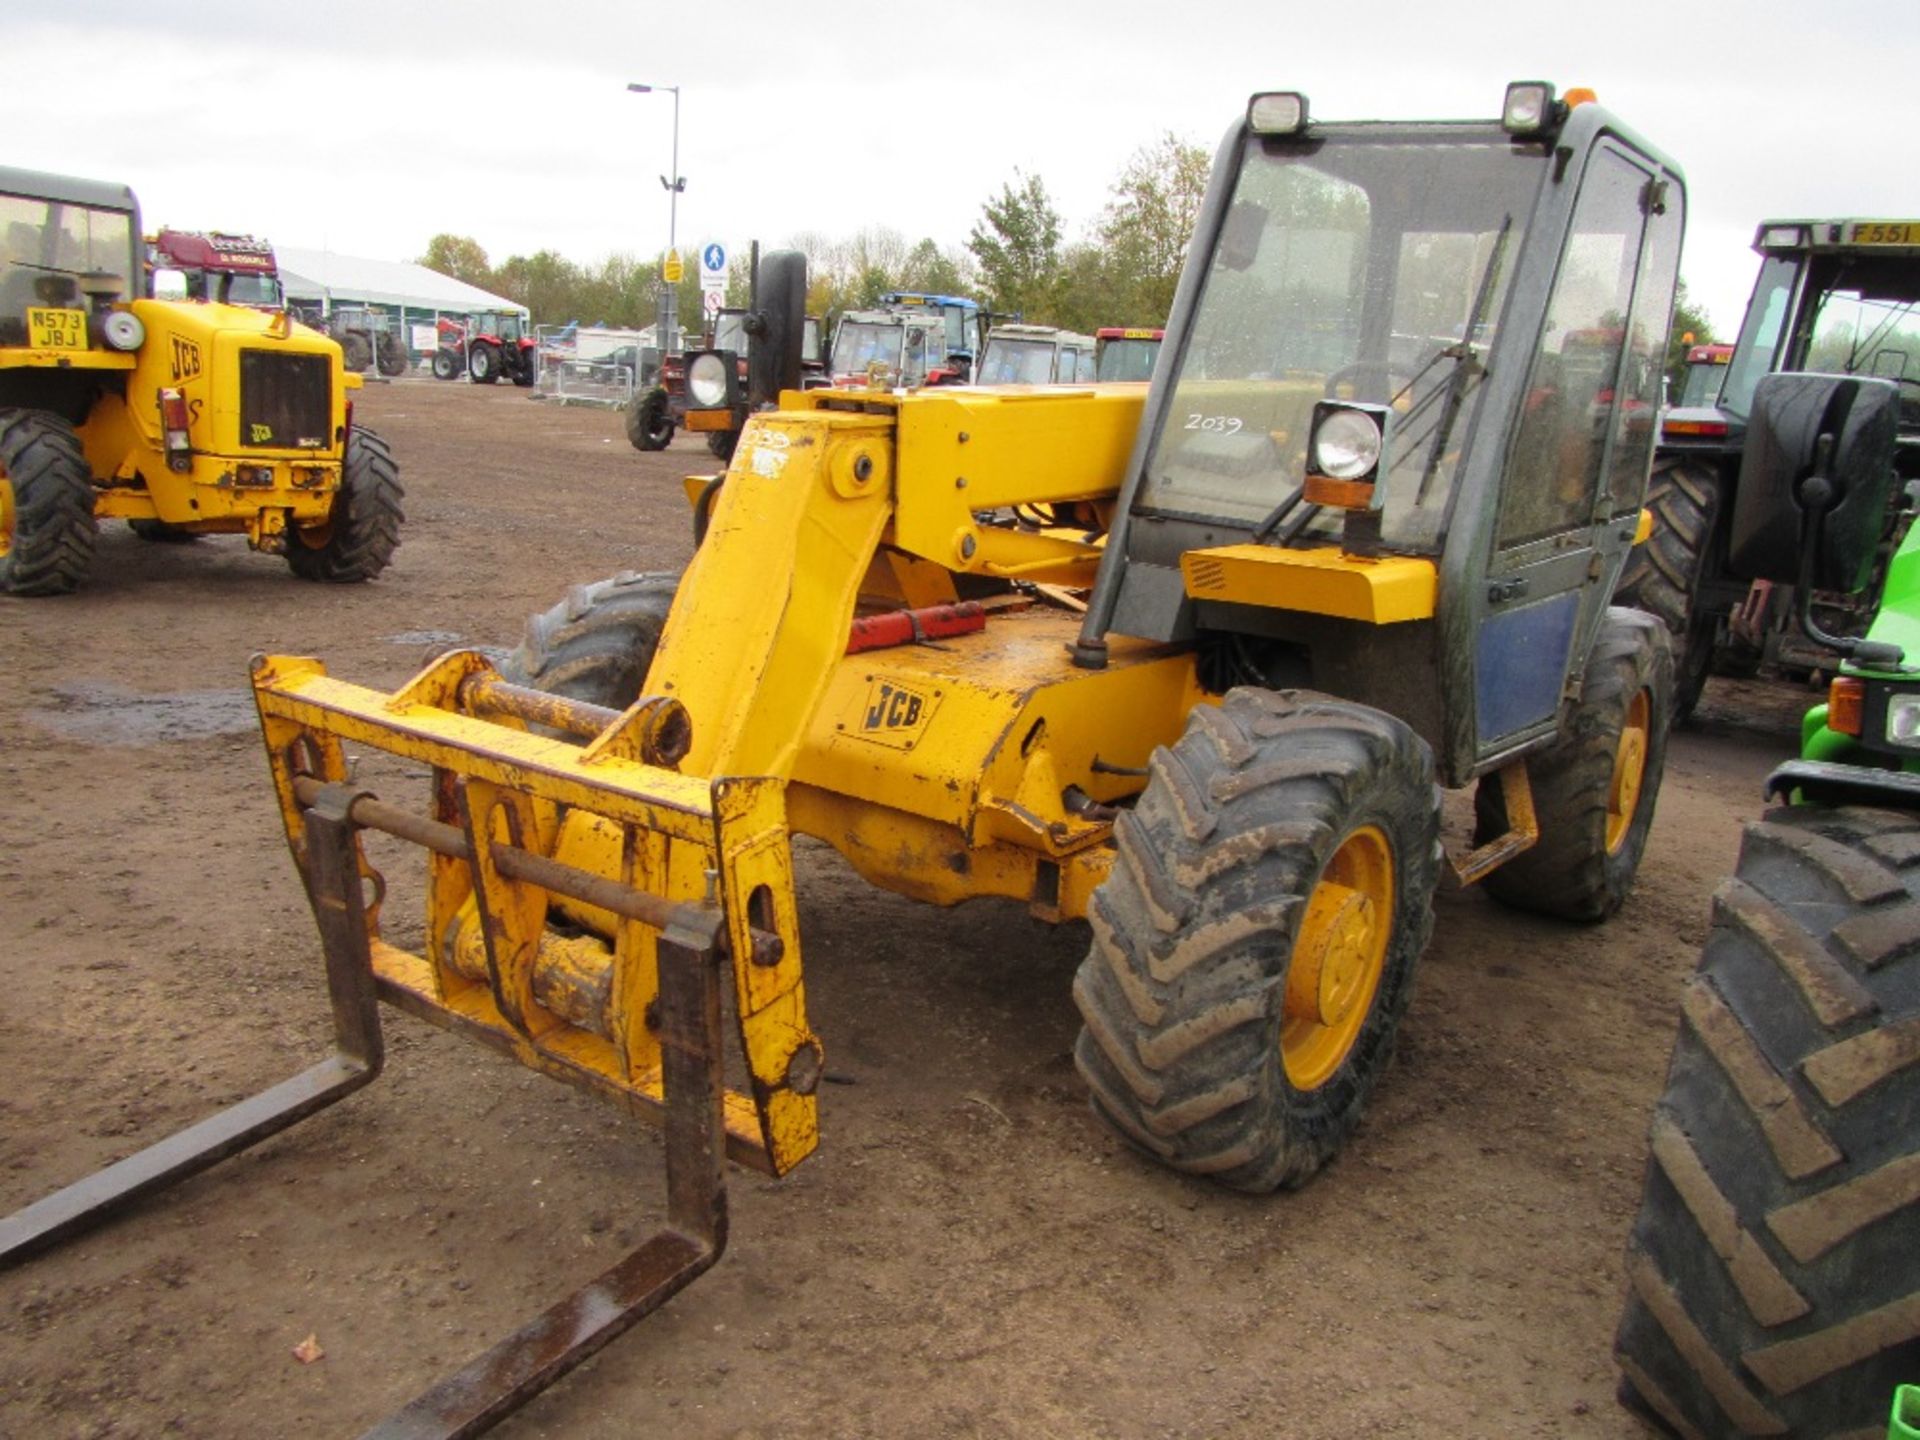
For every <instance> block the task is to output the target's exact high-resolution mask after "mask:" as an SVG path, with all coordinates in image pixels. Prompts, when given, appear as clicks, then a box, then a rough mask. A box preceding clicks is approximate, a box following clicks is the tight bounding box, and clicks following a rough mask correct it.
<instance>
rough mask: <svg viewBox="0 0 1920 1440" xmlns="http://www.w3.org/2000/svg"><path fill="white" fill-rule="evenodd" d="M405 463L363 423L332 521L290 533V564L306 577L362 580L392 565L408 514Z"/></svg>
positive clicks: (353, 440)
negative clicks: (404, 501)
mask: <svg viewBox="0 0 1920 1440" xmlns="http://www.w3.org/2000/svg"><path fill="white" fill-rule="evenodd" d="M404 497H405V492H404V491H403V490H402V489H401V488H400V467H399V466H397V465H396V464H394V460H393V451H392V450H391V449H389V448H388V446H387V442H386V441H384V440H382V439H381V438H380V437H379V436H378V435H376V434H374V432H373V431H371V430H362V429H361V428H359V427H358V426H355V427H354V428H353V429H351V430H349V431H348V432H347V451H346V455H345V457H344V459H343V461H342V463H341V466H340V489H339V491H338V492H336V493H335V495H334V497H333V509H332V511H331V512H330V514H329V517H328V520H327V523H326V524H324V525H321V526H317V527H315V528H314V529H313V530H311V531H302V530H296V531H294V532H293V533H292V534H291V535H289V536H287V564H288V565H289V566H291V567H292V569H293V573H294V574H295V575H298V576H299V577H300V578H301V579H302V580H317V581H324V582H325V583H327V584H330V585H356V584H359V583H360V582H361V581H363V580H371V579H373V577H374V576H376V575H378V574H379V573H380V572H381V571H382V570H384V569H386V568H387V565H388V563H389V562H390V561H391V560H392V559H393V552H394V550H395V549H396V548H398V546H399V544H400V526H401V523H402V522H403V521H404V520H405V519H406V516H405V515H404V514H402V513H401V510H400V502H401V500H402V499H403V498H404Z"/></svg>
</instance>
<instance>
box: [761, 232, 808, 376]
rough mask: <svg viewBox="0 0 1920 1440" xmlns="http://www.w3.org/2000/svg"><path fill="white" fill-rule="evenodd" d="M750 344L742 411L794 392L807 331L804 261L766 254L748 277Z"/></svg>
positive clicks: (795, 255)
mask: <svg viewBox="0 0 1920 1440" xmlns="http://www.w3.org/2000/svg"><path fill="white" fill-rule="evenodd" d="M754 281H755V294H754V297H753V309H754V314H753V315H752V316H751V317H750V319H752V320H754V321H757V322H758V323H757V325H754V326H753V327H752V333H753V345H752V347H751V348H750V349H749V350H748V351H747V408H748V409H749V410H758V409H759V408H760V407H761V406H762V405H773V404H777V403H778V402H779V399H780V392H781V391H782V390H798V389H799V388H800V370H801V366H800V345H801V341H802V339H803V338H804V337H805V334H806V328H807V257H806V256H804V255H802V254H801V253H800V252H799V251H798V250H770V251H768V252H767V253H766V254H765V255H762V256H761V257H760V268H759V272H758V273H757V274H756V275H755V277H754Z"/></svg>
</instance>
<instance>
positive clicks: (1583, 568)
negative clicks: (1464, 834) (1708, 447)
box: [1474, 140, 1683, 760]
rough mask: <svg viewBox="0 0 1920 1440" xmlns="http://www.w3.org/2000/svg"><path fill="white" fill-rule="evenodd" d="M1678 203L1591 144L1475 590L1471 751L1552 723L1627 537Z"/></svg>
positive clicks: (1678, 196)
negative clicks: (1480, 582)
mask: <svg viewBox="0 0 1920 1440" xmlns="http://www.w3.org/2000/svg"><path fill="white" fill-rule="evenodd" d="M1682 207H1683V198H1682V190H1681V186H1680V183H1679V181H1678V180H1677V179H1675V178H1671V177H1669V176H1667V175H1666V174H1665V173H1663V172H1662V171H1661V169H1660V167H1659V166H1658V165H1656V164H1655V163H1654V162H1652V161H1650V160H1648V159H1646V158H1645V157H1643V156H1640V155H1638V154H1636V153H1634V152H1632V151H1630V150H1627V149H1625V148H1624V147H1622V146H1619V145H1618V144H1616V143H1614V142H1612V141H1607V140H1603V141H1602V142H1601V143H1600V144H1599V145H1597V146H1596V147H1595V149H1594V151H1593V152H1592V154H1591V156H1590V158H1589V160H1588V163H1587V166H1586V169H1585V173H1584V175H1583V177H1582V180H1581V192H1580V195H1579V197H1578V198H1577V199H1576V201H1575V202H1574V208H1573V215H1572V219H1571V222H1570V224H1569V228H1568V232H1567V239H1566V243H1565V246H1564V248H1563V250H1562V252H1561V255H1560V263H1559V266H1558V269H1557V271H1556V274H1555V278H1554V282H1553V288H1552V291H1551V294H1550V296H1549V299H1548V304H1547V309H1546V320H1545V323H1544V325H1543V326H1542V328H1541V332H1540V335H1539V337H1538V341H1537V343H1536V345H1535V349H1534V354H1533V358H1532V362H1531V366H1530V369H1529V373H1528V379H1527V384H1526V390H1525V396H1524V399H1523V401H1522V405H1521V413H1520V416H1519V422H1518V425H1517V427H1516V429H1515V432H1514V436H1513V439H1512V443H1511V444H1510V446H1509V448H1508V452H1507V458H1506V473H1505V479H1504V483H1503V485H1502V488H1501V496H1500V505H1499V509H1498V512H1497V515H1496V519H1495V526H1494V538H1493V551H1492V556H1491V560H1490V563H1489V565H1488V570H1487V575H1486V579H1485V583H1484V584H1483V585H1482V586H1481V588H1480V592H1479V597H1478V606H1479V611H1480V614H1479V618H1478V622H1477V626H1476V644H1475V654H1474V715H1475V736H1476V743H1475V751H1476V755H1477V757H1478V758H1480V759H1483V760H1484V759H1487V758H1489V757H1492V756H1495V755H1497V754H1499V753H1501V752H1503V751H1507V750H1510V749H1512V748H1513V747H1514V746H1516V745H1518V744H1522V743H1524V742H1526V741H1527V740H1530V739H1532V738H1534V737H1535V736H1537V735H1539V734H1542V733H1544V732H1547V731H1550V730H1551V729H1552V728H1553V727H1554V726H1555V725H1556V723H1557V721H1558V716H1559V709H1560V702H1561V700H1562V698H1563V697H1564V696H1565V695H1566V694H1567V693H1568V687H1569V684H1570V682H1572V681H1576V680H1577V678H1578V674H1577V669H1576V665H1577V664H1579V663H1583V662H1584V660H1585V656H1586V653H1587V649H1588V647H1589V646H1590V645H1591V643H1592V641H1593V637H1594V635H1595V634H1596V633H1597V631H1598V628H1599V624H1600V621H1601V618H1602V615H1603V613H1604V611H1605V608H1606V606H1607V603H1608V601H1609V599H1610V597H1611V596H1612V594H1613V586H1614V582H1615V581H1616V580H1618V578H1619V574H1620V569H1621V566H1622V564H1623V563H1624V562H1625V559H1626V553H1627V550H1628V548H1629V547H1630V546H1631V544H1632V540H1633V534H1634V528H1635V525H1636V524H1637V521H1638V518H1639V509H1640V504H1641V501H1642V500H1643V498H1644V496H1645V492H1646V483H1647V470H1648V466H1649V464H1650V463H1651V457H1652V453H1653V442H1654V438H1655V434H1656V431H1657V429H1658V423H1657V422H1658V413H1659V407H1658V401H1659V384H1660V371H1661V366H1662V363H1663V361H1664V357H1665V351H1666V338H1667V327H1668V323H1669V312H1670V308H1671V302H1672V295H1673V283H1674V276H1675V273H1676V270H1677V267H1678V264H1679V255H1680V236H1681V230H1682V219H1683V217H1682ZM1570 671H1572V672H1575V673H1573V674H1570V673H1569V672H1570Z"/></svg>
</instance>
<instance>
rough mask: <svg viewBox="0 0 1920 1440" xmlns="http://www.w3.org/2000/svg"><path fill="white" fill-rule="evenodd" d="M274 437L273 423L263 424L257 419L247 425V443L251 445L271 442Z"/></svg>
mask: <svg viewBox="0 0 1920 1440" xmlns="http://www.w3.org/2000/svg"><path fill="white" fill-rule="evenodd" d="M272 439H273V427H272V426H271V425H262V424H260V423H259V422H258V421H256V422H254V423H253V424H251V425H249V426H248V427H247V443H248V444H249V445H265V444H268V443H269V442H271V441H272Z"/></svg>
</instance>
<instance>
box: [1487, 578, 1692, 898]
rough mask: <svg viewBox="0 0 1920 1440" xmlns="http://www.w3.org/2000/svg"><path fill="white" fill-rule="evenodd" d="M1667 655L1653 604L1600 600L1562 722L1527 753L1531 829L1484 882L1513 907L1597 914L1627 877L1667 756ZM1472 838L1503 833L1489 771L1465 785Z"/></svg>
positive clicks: (1502, 811)
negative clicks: (1470, 791) (1534, 833)
mask: <svg viewBox="0 0 1920 1440" xmlns="http://www.w3.org/2000/svg"><path fill="white" fill-rule="evenodd" d="M1672 695H1673V656H1672V654H1671V652H1670V650H1669V648H1668V642H1667V635H1666V631H1665V628H1664V627H1663V626H1662V625H1661V624H1660V622H1659V621H1658V620H1656V619H1655V618H1654V617H1653V616H1651V615H1646V614H1642V613H1641V612H1640V611H1638V610H1623V609H1619V608H1614V609H1610V610H1608V611H1607V614H1606V618H1605V619H1604V620H1603V621H1602V622H1601V628H1600V635H1599V638H1598V639H1596V640H1595V641H1594V644H1593V649H1592V650H1591V651H1590V652H1589V653H1588V655H1587V669H1586V675H1585V678H1584V679H1583V681H1582V683H1581V687H1580V699H1579V701H1578V703H1577V704H1576V705H1575V706H1574V711H1573V714H1572V716H1571V717H1569V719H1568V721H1567V728H1566V732H1565V733H1564V734H1563V735H1561V737H1560V739H1559V740H1558V741H1556V742H1555V743H1554V744H1553V745H1552V746H1551V747H1550V748H1548V749H1546V750H1541V751H1536V752H1535V753H1534V754H1532V755H1530V756H1528V757H1527V778H1528V779H1529V781H1530V782H1531V784H1532V788H1533V811H1534V816H1535V818H1536V819H1537V820H1538V821H1539V824H1540V838H1539V840H1538V841H1537V842H1536V843H1535V844H1534V846H1533V848H1532V849H1531V850H1525V851H1522V852H1521V853H1520V854H1519V855H1517V856H1515V857H1514V858H1513V859H1511V860H1509V861H1508V862H1507V863H1506V864H1504V865H1502V866H1501V867H1500V868H1499V869H1498V870H1495V871H1494V872H1493V873H1492V874H1491V875H1489V876H1487V878H1486V879H1485V880H1484V881H1482V882H1481V883H1482V884H1483V885H1485V887H1486V890H1487V893H1488V894H1489V895H1491V896H1493V897H1494V899H1496V900H1498V901H1500V902H1501V903H1503V904H1506V905H1511V906H1513V907H1514V908H1515V909H1519V910H1532V911H1536V912H1538V913H1539V914H1542V915H1554V916H1558V917H1559V918H1560V919H1563V920H1585V921H1592V920H1604V919H1606V918H1607V916H1609V915H1611V914H1613V912H1614V911H1616V910H1618V909H1619V908H1620V906H1621V904H1622V903H1623V902H1624V901H1625V900H1626V898H1627V892H1628V891H1629V890H1631V889H1632V888H1633V879H1634V876H1635V875H1636V874H1638V873H1639V870H1640V857H1641V856H1642V855H1643V854H1644V853H1645V852H1646V848H1647V831H1648V830H1649V829H1650V828H1651V827H1652V825H1653V809H1654V802H1655V801H1656V799H1657V798H1658V797H1659V793H1660V777H1661V774H1662V772H1663V771H1664V770H1665V769H1666V763H1667V731H1668V728H1669V723H1670V722H1669V712H1670V710H1671V707H1672V703H1673V702H1672ZM1473 808H1474V818H1475V826H1474V843H1475V844H1476V845H1484V844H1487V843H1488V842H1489V841H1492V840H1494V839H1497V838H1498V837H1499V836H1501V835H1504V834H1506V833H1507V831H1508V829H1509V828H1510V826H1509V824H1508V820H1507V807H1506V801H1505V799H1504V797H1503V794H1502V790H1501V786H1500V781H1499V779H1498V777H1497V776H1494V775H1488V776H1485V777H1483V778H1482V779H1481V781H1480V784H1479V786H1478V788H1476V789H1475V791H1474V796H1473Z"/></svg>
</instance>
